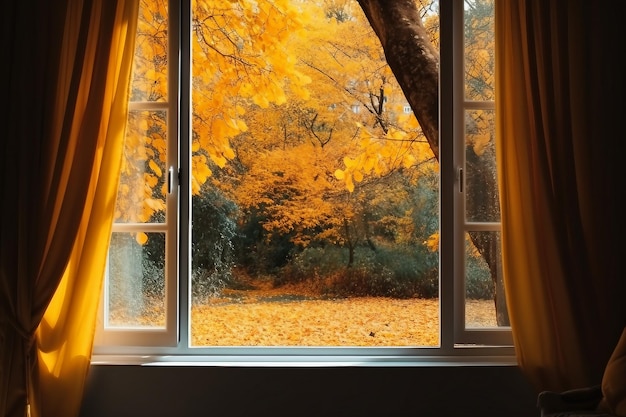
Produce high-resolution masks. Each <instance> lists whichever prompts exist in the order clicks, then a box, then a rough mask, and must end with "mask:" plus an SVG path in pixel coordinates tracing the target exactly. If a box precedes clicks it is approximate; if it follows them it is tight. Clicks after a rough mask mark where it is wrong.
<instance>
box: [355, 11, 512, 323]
mask: <svg viewBox="0 0 626 417" xmlns="http://www.w3.org/2000/svg"><path fill="white" fill-rule="evenodd" d="M358 3H359V5H360V6H361V8H362V10H363V12H364V13H365V15H366V16H367V19H368V21H369V22H370V24H371V26H372V28H373V29H374V31H375V32H376V35H377V36H378V38H379V40H380V42H381V45H382V47H383V49H384V51H385V56H386V58H387V62H388V63H389V66H390V67H391V69H392V71H393V73H394V74H395V75H396V78H397V80H398V82H399V84H400V86H401V87H402V90H403V91H404V93H405V95H406V97H407V100H408V101H409V103H410V104H411V107H412V108H413V110H414V112H415V115H416V117H417V119H418V121H419V123H420V126H421V127H422V130H423V132H424V135H425V136H426V138H427V139H428V143H429V144H430V147H431V149H432V151H433V153H434V154H435V156H436V157H437V158H438V157H439V129H438V122H439V110H438V105H439V97H438V91H439V70H438V69H439V54H438V52H437V49H436V48H435V47H434V46H433V44H432V42H431V41H430V38H429V36H428V31H427V30H426V28H425V26H424V24H423V20H422V17H423V16H422V15H421V13H420V7H419V6H420V4H419V2H415V1H397V2H388V1H384V0H358ZM466 5H467V10H468V11H467V17H468V18H467V19H466V31H467V32H468V34H469V35H470V36H471V37H472V39H473V40H475V41H476V45H481V46H480V47H479V48H471V47H470V48H469V51H466V52H469V54H470V55H469V56H468V57H467V58H466V62H467V63H469V66H468V70H469V72H468V75H466V77H467V78H468V82H467V85H468V90H469V91H467V93H468V94H470V95H469V97H472V98H479V97H482V98H484V99H489V98H492V97H493V91H492V90H493V55H492V54H493V52H490V51H493V36H489V33H490V30H492V29H490V28H489V24H486V22H488V20H487V17H489V16H493V2H492V1H489V0H477V1H467V2H466ZM491 33H493V32H491ZM490 90H491V91H490ZM490 119H491V121H490ZM473 121H475V122H477V125H476V126H474V127H471V128H470V135H469V140H468V144H467V152H466V155H467V163H468V168H469V169H468V171H470V174H471V175H468V176H467V179H466V181H467V184H468V189H471V190H475V191H477V192H478V191H479V190H482V191H481V194H476V195H474V196H473V198H472V199H469V200H468V201H469V203H470V207H468V211H469V212H474V213H479V212H482V213H483V214H484V215H486V216H487V217H488V218H499V214H498V213H499V205H498V197H497V195H498V194H497V183H496V179H495V172H496V171H495V165H494V163H495V159H494V158H488V157H487V156H489V155H490V154H491V155H493V144H494V142H493V138H492V137H489V138H486V137H485V135H486V133H485V132H487V129H486V128H485V127H486V125H488V124H489V123H491V122H492V116H491V115H488V114H485V113H482V114H475V115H474V117H473ZM470 236H471V239H472V242H473V244H474V245H475V247H476V248H477V250H478V251H479V253H480V254H481V255H482V257H483V258H484V259H485V261H486V263H487V265H488V266H489V269H490V272H491V276H492V279H493V281H494V285H495V288H496V293H495V304H496V315H497V322H498V325H508V324H509V319H508V313H507V309H506V299H505V294H504V283H503V282H502V270H501V265H500V252H499V248H500V240H499V237H498V236H497V234H493V233H484V232H472V233H471V234H470Z"/></svg>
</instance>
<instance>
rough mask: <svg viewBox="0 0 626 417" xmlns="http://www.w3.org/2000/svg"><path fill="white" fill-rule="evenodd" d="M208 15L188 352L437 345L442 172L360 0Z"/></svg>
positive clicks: (197, 133)
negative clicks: (226, 348)
mask: <svg viewBox="0 0 626 417" xmlns="http://www.w3.org/2000/svg"><path fill="white" fill-rule="evenodd" d="M207 7H210V6H209V3H206V4H205V5H204V7H198V9H197V10H194V11H193V13H194V17H193V27H194V41H193V42H194V43H193V45H194V52H193V68H194V69H193V75H194V80H193V86H194V91H193V96H192V99H193V100H192V102H193V143H192V150H193V155H192V158H193V172H192V174H193V182H192V193H193V197H192V217H193V219H192V222H193V230H192V274H191V277H190V279H191V291H192V294H191V297H192V311H191V341H190V344H191V345H194V346H438V344H439V300H438V298H437V297H438V286H439V282H438V276H439V273H438V269H439V266H438V229H439V213H438V206H439V202H438V190H439V176H438V165H437V162H436V158H434V156H433V153H432V151H431V150H430V148H429V147H428V145H427V144H426V140H425V138H424V137H423V135H422V132H421V130H420V128H419V125H418V123H417V121H416V120H415V116H414V115H413V113H412V112H410V111H409V112H407V111H406V109H405V107H406V104H407V100H406V98H405V97H404V95H403V94H402V91H401V89H400V88H399V86H398V84H397V82H396V81H395V79H394V78H393V75H392V73H391V71H390V70H389V67H388V66H387V65H386V62H385V58H384V54H383V52H382V50H381V49H380V42H379V41H378V39H377V38H376V37H375V35H374V34H373V32H372V31H371V28H370V26H369V24H368V23H367V20H366V19H365V17H364V16H363V14H362V11H361V9H360V7H359V5H358V3H356V2H339V3H337V2H301V1H293V2H292V4H288V3H287V2H285V3H280V4H279V3H277V2H273V3H269V2H268V3H259V5H258V7H255V9H254V10H252V11H251V10H246V9H245V4H244V3H232V7H231V8H229V9H228V10H211V9H210V8H207ZM432 10H436V7H432V8H430V9H425V11H424V24H425V25H426V26H427V27H428V28H429V29H432V28H438V24H437V20H438V17H437V16H436V14H434V13H433V12H432ZM252 12H253V13H252ZM216 16H219V17H216ZM240 16H246V19H247V20H246V23H247V25H242V24H241V19H240ZM301 17H306V18H307V19H305V20H303V21H300V20H299V19H300V18H301ZM331 18H332V19H331ZM307 21H310V22H316V24H315V25H308V24H307V23H306V22H307ZM432 33H433V42H434V43H437V42H436V41H437V39H438V33H437V31H436V30H434V31H433V32H432ZM287 34H289V35H288V36H287ZM270 39H271V43H270V44H268V43H267V42H268V40H270ZM209 40H210V42H209ZM268 68H271V69H272V70H271V71H268V70H267V69H268ZM356 109H359V111H356Z"/></svg>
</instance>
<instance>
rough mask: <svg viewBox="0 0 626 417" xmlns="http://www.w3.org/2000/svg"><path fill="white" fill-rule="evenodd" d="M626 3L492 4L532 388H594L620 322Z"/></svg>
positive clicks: (521, 351) (520, 325)
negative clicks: (623, 28) (494, 9)
mask: <svg viewBox="0 0 626 417" xmlns="http://www.w3.org/2000/svg"><path fill="white" fill-rule="evenodd" d="M625 5H626V2H601V1H598V2H593V1H588V0H503V1H498V0H496V50H497V55H496V59H497V65H498V72H497V77H496V87H497V100H496V106H497V107H496V112H497V115H498V116H497V117H498V119H497V136H498V143H497V151H498V154H497V157H498V169H499V172H498V174H499V181H500V198H501V205H502V228H503V230H502V238H503V262H504V270H505V279H506V280H505V285H506V293H507V303H508V306H509V313H510V318H511V327H512V331H513V337H514V342H515V347H516V352H517V357H518V361H519V364H520V366H521V368H522V370H523V371H524V372H525V373H526V374H527V375H528V377H529V379H530V380H531V381H532V382H533V384H534V385H535V387H536V388H537V390H543V389H551V390H563V389H570V388H576V387H583V386H588V385H592V384H600V382H601V378H602V373H603V370H604V367H605V365H606V363H607V361H608V358H609V356H610V354H611V352H612V350H613V348H614V346H615V344H616V342H617V340H618V339H619V336H620V334H621V332H622V329H623V328H624V326H625V325H626V307H625V305H626V302H625V301H626V276H625V275H624V274H623V273H622V270H623V267H622V263H623V262H624V259H625V257H624V255H625V250H624V247H625V246H624V244H623V243H622V242H621V240H622V239H623V237H624V226H623V225H624V221H623V218H622V217H623V213H621V212H622V211H623V210H621V209H620V204H619V201H621V199H622V197H621V194H622V191H621V190H622V187H623V184H622V182H623V178H624V174H623V172H622V171H621V170H618V167H619V165H618V164H620V163H621V159H622V158H623V157H622V152H623V142H624V140H625V139H624V138H625V137H626V135H625V133H624V130H625V129H624V126H623V123H624V117H625V114H624V103H625V100H626V91H625V89H624V85H625V83H624V76H625V74H626V67H625V66H624V63H623V62H624V52H625V50H624V49H625V47H624V44H625V43H624V41H623V39H624V35H623V31H622V27H623V26H624V23H623V21H622V20H623V18H624V16H626V13H624V12H625Z"/></svg>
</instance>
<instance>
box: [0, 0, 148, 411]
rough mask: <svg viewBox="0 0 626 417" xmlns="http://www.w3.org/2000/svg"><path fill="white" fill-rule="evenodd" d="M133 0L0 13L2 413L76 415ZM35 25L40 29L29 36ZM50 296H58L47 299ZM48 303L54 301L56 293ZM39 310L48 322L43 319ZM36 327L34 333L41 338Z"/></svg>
mask: <svg viewBox="0 0 626 417" xmlns="http://www.w3.org/2000/svg"><path fill="white" fill-rule="evenodd" d="M137 9H138V1H137V0H128V1H127V0H115V1H114V0H67V1H55V2H49V1H47V0H42V1H36V2H23V1H21V0H17V1H13V2H10V3H8V4H6V5H3V12H4V16H3V23H4V24H5V26H4V29H5V31H4V33H3V39H2V45H3V46H4V47H5V48H4V51H6V53H7V54H9V57H8V59H6V60H5V61H4V64H3V67H4V68H3V74H2V75H3V77H2V79H1V80H2V81H1V82H2V84H3V85H2V88H3V90H4V91H3V92H5V93H6V94H3V98H4V99H5V100H6V103H8V104H9V106H8V107H9V109H8V111H7V112H3V116H2V117H3V120H2V123H1V126H2V129H4V130H5V139H9V140H6V141H5V140H3V145H1V146H2V148H1V149H2V153H1V156H0V159H1V162H2V164H1V165H2V168H1V169H2V171H3V172H2V179H1V180H0V181H2V186H3V191H4V192H6V193H7V194H5V195H10V196H11V197H10V198H4V199H3V202H2V216H1V218H0V222H1V223H0V237H1V240H0V242H1V246H0V261H1V262H0V274H1V275H0V312H1V313H2V314H1V316H0V341H1V342H2V344H1V347H0V349H1V350H0V415H2V416H7V417H8V416H10V417H13V416H19V417H22V416H24V415H25V412H26V410H27V409H30V412H31V414H32V415H33V416H42V417H45V416H72V415H78V412H79V409H80V403H81V398H82V388H83V384H84V381H85V377H86V375H87V371H88V366H89V359H90V356H91V348H92V340H93V332H94V323H95V320H96V310H97V306H98V297H99V294H100V287H101V281H102V276H103V271H104V260H105V257H106V250H107V245H108V236H109V233H110V227H111V223H112V216H113V208H114V202H115V194H116V187H117V178H118V175H119V169H120V163H121V154H122V146H123V134H124V126H125V120H126V106H127V101H128V84H129V80H130V68H131V62H132V55H133V50H134V49H133V46H134V45H133V44H134V32H135V27H136V20H137ZM33 28H37V30H34V29H33ZM55 292H56V293H55ZM53 296H54V297H53ZM44 313H45V315H44ZM38 328H39V330H37V329H38Z"/></svg>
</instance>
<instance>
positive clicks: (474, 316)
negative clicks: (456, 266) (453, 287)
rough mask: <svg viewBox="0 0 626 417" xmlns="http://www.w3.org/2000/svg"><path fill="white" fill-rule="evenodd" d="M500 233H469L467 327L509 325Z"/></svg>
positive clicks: (466, 253) (466, 271)
mask: <svg viewBox="0 0 626 417" xmlns="http://www.w3.org/2000/svg"><path fill="white" fill-rule="evenodd" d="M502 277H503V276H502V251H501V250H500V232H476V231H474V232H469V233H467V234H466V240H465V326H466V327H468V328H469V327H474V328H475V327H497V326H509V319H508V314H507V309H506V299H505V293H504V281H503V278H502Z"/></svg>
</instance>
